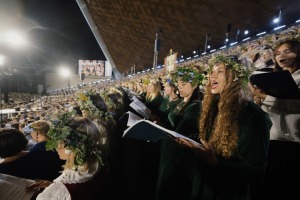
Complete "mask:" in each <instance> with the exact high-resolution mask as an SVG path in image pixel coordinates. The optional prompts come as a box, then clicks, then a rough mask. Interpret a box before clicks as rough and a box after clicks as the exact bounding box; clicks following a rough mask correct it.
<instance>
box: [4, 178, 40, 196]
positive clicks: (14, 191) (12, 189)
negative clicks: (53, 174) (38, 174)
mask: <svg viewBox="0 0 300 200" xmlns="http://www.w3.org/2000/svg"><path fill="white" fill-rule="evenodd" d="M34 182H35V181H34V180H30V179H25V178H19V177H16V176H10V175H7V174H0V199H3V200H4V199H9V200H30V199H31V198H32V196H33V195H34V194H35V192H36V191H35V190H29V191H27V190H26V189H25V188H26V186H28V185H30V184H32V183H34Z"/></svg>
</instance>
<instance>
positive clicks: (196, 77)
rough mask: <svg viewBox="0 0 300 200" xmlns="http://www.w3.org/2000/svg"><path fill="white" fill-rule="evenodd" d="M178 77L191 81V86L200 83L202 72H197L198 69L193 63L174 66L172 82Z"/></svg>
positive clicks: (202, 78)
mask: <svg viewBox="0 0 300 200" xmlns="http://www.w3.org/2000/svg"><path fill="white" fill-rule="evenodd" d="M178 79H180V80H181V81H183V82H187V83H191V84H192V86H195V85H202V81H203V80H204V74H202V73H199V70H198V69H197V68H195V67H194V66H193V65H187V66H183V67H178V68H176V70H175V72H174V75H173V82H174V83H177V80H178Z"/></svg>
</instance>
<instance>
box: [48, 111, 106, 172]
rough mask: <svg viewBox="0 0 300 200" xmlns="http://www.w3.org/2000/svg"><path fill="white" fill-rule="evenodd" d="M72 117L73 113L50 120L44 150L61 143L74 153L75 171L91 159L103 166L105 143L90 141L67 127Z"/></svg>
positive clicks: (51, 148)
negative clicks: (47, 138) (95, 159)
mask: <svg viewBox="0 0 300 200" xmlns="http://www.w3.org/2000/svg"><path fill="white" fill-rule="evenodd" d="M73 116H75V111H72V112H65V113H63V114H59V115H57V116H56V117H57V118H56V119H54V120H51V124H50V130H49V132H48V133H47V135H48V136H49V140H48V141H47V143H46V150H48V151H49V150H53V149H56V148H57V146H58V144H59V143H60V142H63V143H64V145H65V147H66V148H67V149H69V150H71V151H72V152H74V153H75V159H74V165H75V167H76V168H75V169H76V170H77V169H78V166H80V165H83V164H84V163H86V161H88V160H89V159H90V158H93V157H94V158H97V160H98V161H99V162H100V164H101V165H104V163H105V158H104V157H105V154H106V151H107V143H106V144H101V143H99V142H97V141H94V140H90V139H89V138H88V136H87V135H84V134H80V133H79V132H78V131H76V130H74V129H72V128H71V127H70V126H68V124H69V123H70V121H71V119H72V118H73Z"/></svg>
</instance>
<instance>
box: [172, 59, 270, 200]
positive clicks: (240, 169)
mask: <svg viewBox="0 0 300 200" xmlns="http://www.w3.org/2000/svg"><path fill="white" fill-rule="evenodd" d="M248 75H249V72H248V70H247V69H246V68H244V66H242V65H241V64H239V62H238V60H237V59H236V58H235V57H224V56H216V57H215V58H213V59H212V60H211V63H210V72H209V79H208V83H207V86H206V91H205V96H204V99H203V102H202V110H201V118H200V120H199V132H200V133H199V139H200V142H201V143H202V144H201V145H196V144H194V143H191V142H189V141H187V140H184V139H178V140H177V142H178V143H180V144H182V145H185V146H188V147H190V148H191V149H192V150H193V151H194V153H195V155H196V159H197V165H196V167H197V168H196V171H195V176H194V185H193V196H192V199H203V200H206V199H218V200H223V199H228V200H229V199H230V200H234V199H239V200H241V199H250V196H251V193H252V191H251V189H250V188H251V186H252V184H255V183H258V182H260V181H261V180H262V179H263V177H264V173H265V168H266V164H267V151H268V145H269V131H270V128H271V126H272V123H271V121H270V119H269V117H268V115H267V113H265V112H263V111H262V110H261V109H260V108H259V107H258V106H257V105H256V104H254V103H253V102H252V101H247V99H246V97H245V96H246V95H245V92H244V89H245V88H246V84H247V81H248Z"/></svg>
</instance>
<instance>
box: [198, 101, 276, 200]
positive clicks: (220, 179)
mask: <svg viewBox="0 0 300 200" xmlns="http://www.w3.org/2000/svg"><path fill="white" fill-rule="evenodd" d="M271 126H272V122H271V121H270V119H269V116H268V115H267V113H265V112H264V111H263V110H261V108H260V107H258V106H257V105H256V104H254V103H253V102H248V103H247V105H245V107H244V108H243V109H242V112H241V114H240V117H239V132H238V148H237V152H236V154H235V155H234V156H233V157H232V158H230V159H225V158H222V157H218V164H217V166H216V167H212V166H209V165H207V164H206V163H204V162H203V161H202V160H201V159H200V158H199V157H197V159H198V163H197V165H196V166H197V175H196V176H195V177H194V187H193V198H192V199H195V200H196V199H197V200H199V199H202V200H210V199H218V200H244V199H245V200H248V199H250V197H251V193H252V192H251V187H252V186H255V185H257V184H259V183H260V182H261V181H262V179H263V177H264V173H265V168H266V164H267V152H268V146H269V133H270V128H271Z"/></svg>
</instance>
